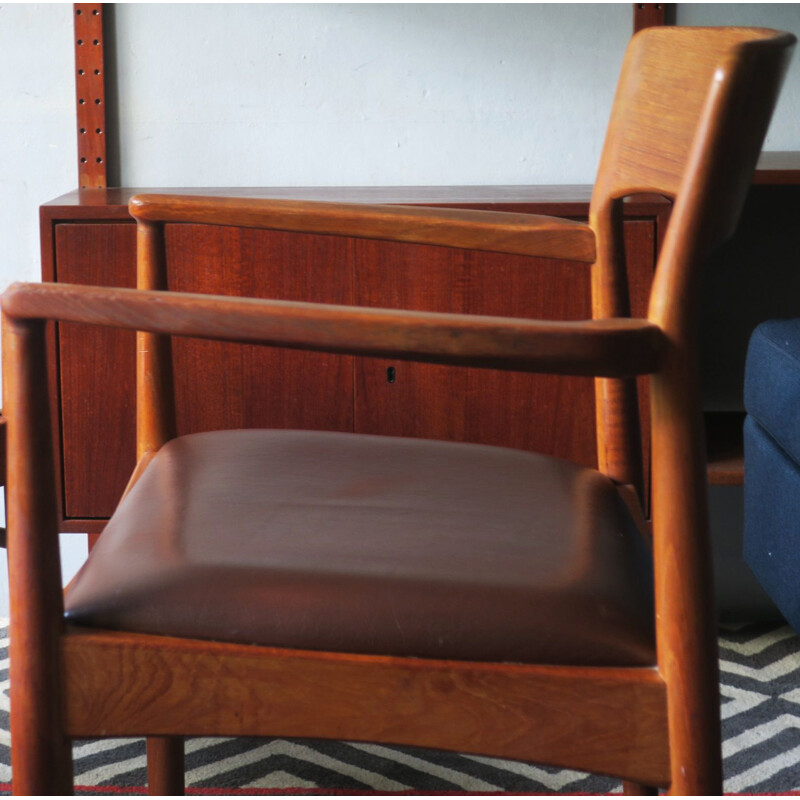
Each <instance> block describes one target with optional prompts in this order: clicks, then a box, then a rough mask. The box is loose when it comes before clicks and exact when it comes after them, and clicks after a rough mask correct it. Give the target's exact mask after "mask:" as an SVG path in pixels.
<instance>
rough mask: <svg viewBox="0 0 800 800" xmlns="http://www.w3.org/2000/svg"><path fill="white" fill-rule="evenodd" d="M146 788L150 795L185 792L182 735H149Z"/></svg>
mask: <svg viewBox="0 0 800 800" xmlns="http://www.w3.org/2000/svg"><path fill="white" fill-rule="evenodd" d="M147 790H148V793H149V794H151V795H182V794H185V793H186V785H185V781H184V774H183V738H182V737H180V736H149V737H148V738H147Z"/></svg>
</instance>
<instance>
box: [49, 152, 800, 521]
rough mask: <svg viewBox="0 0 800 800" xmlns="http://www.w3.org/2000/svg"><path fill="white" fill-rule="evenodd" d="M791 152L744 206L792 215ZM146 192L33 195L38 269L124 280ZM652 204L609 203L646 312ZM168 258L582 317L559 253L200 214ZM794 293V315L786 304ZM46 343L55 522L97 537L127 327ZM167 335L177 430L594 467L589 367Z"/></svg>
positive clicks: (267, 290) (523, 206)
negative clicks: (263, 225) (465, 246)
mask: <svg viewBox="0 0 800 800" xmlns="http://www.w3.org/2000/svg"><path fill="white" fill-rule="evenodd" d="M790 155H791V157H790V158H789V160H788V162H787V161H786V159H785V158H784V159H783V160H781V159H780V158H779V159H778V161H777V162H776V163H775V164H774V165H773V166H774V168H773V169H771V170H770V171H766V170H765V171H762V173H760V175H761V178H765V179H766V183H767V186H764V187H758V186H756V187H754V189H753V192H754V193H755V195H756V196H755V197H754V198H751V201H749V205H750V206H753V207H754V208H755V209H761V210H763V209H762V207H763V204H764V197H763V196H762V195H761V194H760V192H761V191H762V188H763V189H766V190H767V191H768V192H769V193H775V192H777V195H779V196H780V197H779V200H778V204H779V205H782V204H784V203H785V198H784V197H783V195H782V194H781V190H782V189H787V188H788V189H789V192H790V196H791V198H793V202H794V208H795V213H797V212H798V211H800V193H799V192H798V191H797V186H793V185H791V181H789V184H790V185H789V186H788V187H786V186H779V185H776V184H780V183H782V182H785V176H786V175H788V174H789V172H791V170H792V169H794V166H795V165H797V166H800V158H798V159H794V156H793V155H792V154H790ZM795 162H796V164H795ZM795 173H796V174H800V170H795ZM761 178H757V180H760V179H761ZM797 182H798V181H797V180H795V183H797ZM145 191H146V192H157V191H159V190H158V189H152V188H148V189H84V190H78V191H75V192H71V193H69V194H67V195H64V196H62V197H59V198H57V199H55V200H53V201H51V202H49V203H46V204H45V205H43V206H42V207H41V210H40V211H41V237H42V277H43V279H44V280H47V281H52V280H55V281H59V282H64V283H79V284H94V285H105V286H134V285H135V272H136V270H135V257H136V254H135V247H136V236H135V225H134V223H133V221H132V219H131V218H130V217H129V215H128V213H127V203H128V200H129V199H130V198H131V197H132V196H133V195H134V194H136V193H139V192H145ZM160 191H170V192H175V191H185V192H187V193H193V194H219V195H241V196H248V197H258V196H264V197H293V198H305V199H318V200H338V201H353V202H381V203H384V202H385V203H404V204H418V205H434V206H451V207H461V208H465V207H466V208H485V209H493V210H507V211H518V212H529V213H536V214H551V215H555V216H564V217H571V218H575V219H585V218H586V217H587V214H588V203H589V196H590V188H589V187H580V186H565V187H520V186H512V187H450V188H446V187H445V188H443V187H424V188H365V189H356V188H335V189H334V188H328V189H276V188H268V189H250V188H248V189H188V190H174V189H170V190H164V189H162V190H160ZM784 194H785V192H784ZM770 196H771V194H770V195H769V196H768V197H767V200H769V198H770ZM767 205H769V203H767ZM668 218H669V204H668V203H667V202H666V201H665V200H664V199H662V198H659V197H654V196H642V197H638V198H634V199H632V200H630V201H628V202H627V203H626V205H625V221H624V225H625V239H626V247H627V260H628V273H629V278H630V286H631V305H632V312H633V314H634V315H643V314H645V313H646V303H647V293H648V290H649V286H650V281H651V279H652V274H653V268H654V264H655V257H656V253H657V250H658V246H659V242H660V240H661V237H662V236H663V234H664V230H665V228H666V223H667V221H668ZM167 261H168V274H169V282H170V288H172V289H174V290H176V291H193V292H203V293H211V294H229V295H246V296H253V297H272V298H281V299H289V300H308V301H319V302H329V303H338V304H354V305H371V306H379V307H387V308H408V309H423V310H432V311H454V312H463V313H475V314H491V315H501V316H519V317H531V318H536V317H539V318H549V319H585V318H588V317H589V316H590V298H589V280H588V279H589V272H588V269H587V268H586V265H584V264H579V263H571V262H564V261H555V260H548V259H540V258H537V259H534V258H528V257H514V256H511V257H509V256H504V255H499V254H491V253H477V252H472V251H462V250H455V249H450V248H444V247H431V246H419V245H405V244H392V243H387V242H380V241H367V240H358V239H349V238H343V237H335V236H312V235H298V234H287V233H283V232H264V231H253V230H244V229H237V228H213V227H210V226H203V225H181V226H177V225H172V226H168V228H167ZM798 288H800V287H798ZM797 296H798V295H797V294H795V297H797ZM796 304H797V313H800V301H797V303H796ZM744 338H745V340H746V336H745V337H744ZM50 346H51V353H52V358H51V379H52V392H53V396H54V400H55V402H54V404H53V405H54V408H55V409H56V410H55V413H54V422H55V431H56V441H55V447H56V450H57V456H58V458H57V464H58V468H59V472H60V475H59V480H60V488H61V493H60V504H61V509H60V510H61V530H62V531H65V532H69V531H72V532H88V533H90V534H97V533H99V532H100V531H101V530H102V528H103V526H104V524H105V522H106V520H107V518H108V516H109V515H110V514H111V512H112V511H113V509H114V506H115V505H116V502H117V500H118V499H119V497H120V495H121V493H122V491H123V489H124V487H125V483H126V481H127V476H128V475H130V472H131V470H132V469H133V466H134V455H135V452H134V451H135V446H134V419H135V413H134V408H133V405H132V399H131V398H133V397H134V396H135V392H134V390H133V384H134V360H135V337H134V334H132V333H126V332H119V331H107V330H100V329H93V328H88V327H80V326H76V325H69V324H62V325H60V326H59V327H58V328H57V329H56V328H53V330H52V331H51V338H50ZM737 347H739V349H741V347H740V346H739V345H737ZM173 348H174V359H175V368H176V369H175V372H176V398H177V411H178V426H179V433H181V434H183V433H189V432H194V431H203V430H210V429H218V428H250V427H279V428H288V427H292V428H305V429H323V430H341V431H358V432H365V433H381V434H389V435H400V436H421V437H427V438H441V439H453V440H464V441H472V442H482V443H487V444H496V445H508V446H514V447H521V448H527V449H531V450H536V451H540V452H544V453H549V454H553V455H557V456H562V457H564V458H570V459H574V460H576V461H578V462H580V463H584V464H587V465H593V464H594V463H595V459H596V452H595V440H594V412H593V391H594V389H593V384H592V381H591V380H590V379H586V378H569V377H559V376H540V375H523V374H519V375H508V374H501V373H497V372H493V371H491V370H479V369H466V368H450V367H448V368H444V367H437V366H434V365H427V364H411V363H407V362H402V363H393V362H391V361H387V360H384V359H374V358H353V357H349V356H334V355H328V354H321V353H303V352H299V351H291V350H277V349H272V348H256V347H249V346H237V345H231V344H224V343H215V342H213V343H212V342H204V341H198V340H187V339H176V340H175V341H174V343H173ZM737 357H738V356H737ZM737 363H738V362H737ZM711 394H712V395H713V394H714V390H713V387H712V391H711ZM645 399H646V398H645V397H644V396H643V397H642V412H643V414H642V416H643V425H644V428H645V430H646V429H647V415H646V403H645ZM723 405H724V404H723ZM730 405H731V407H732V410H731V409H729V408H727V407H723V408H722V409H721V413H719V414H716V415H714V418H713V419H710V420H709V423H710V424H709V430H710V431H711V435H712V437H716V439H717V440H719V441H718V442H717V443H715V444H714V446H715V447H717V448H721V450H722V457H723V460H722V461H721V462H720V463H721V467H720V469H719V470H717V472H716V473H715V472H714V467H713V466H712V479H714V480H717V481H719V482H735V481H737V480H739V479H740V472H741V467H740V465H739V463H738V461H736V460H735V459H734V460H733V461H731V460H730V457H731V453H732V452H734V451H735V449H736V448H735V445H734V446H733V449H732V447H731V443H730V442H729V441H728V440H729V439H730V432H731V431H733V433H734V438H735V429H736V422H735V421H736V420H737V419H739V418H740V415H739V413H738V411H737V410H736V408H737V406H736V399H735V398H734V399H733V401H732V402H731V404H730ZM646 456H647V454H646V453H645V459H646ZM725 459H728V460H727V461H726V460H725Z"/></svg>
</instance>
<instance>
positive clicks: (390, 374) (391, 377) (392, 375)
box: [386, 367, 397, 383]
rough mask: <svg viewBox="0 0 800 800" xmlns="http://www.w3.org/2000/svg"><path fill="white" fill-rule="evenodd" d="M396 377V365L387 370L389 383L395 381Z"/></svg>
mask: <svg viewBox="0 0 800 800" xmlns="http://www.w3.org/2000/svg"><path fill="white" fill-rule="evenodd" d="M396 377H397V373H396V372H395V369H394V367H389V369H387V370H386V380H387V382H388V383H394V382H395V378H396Z"/></svg>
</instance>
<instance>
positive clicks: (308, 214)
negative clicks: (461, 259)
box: [129, 195, 595, 263]
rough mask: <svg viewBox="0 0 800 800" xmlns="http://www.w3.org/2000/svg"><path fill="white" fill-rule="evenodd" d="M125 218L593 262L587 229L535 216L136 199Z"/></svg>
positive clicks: (206, 199) (178, 198) (169, 197)
mask: <svg viewBox="0 0 800 800" xmlns="http://www.w3.org/2000/svg"><path fill="white" fill-rule="evenodd" d="M129 210H130V213H131V215H132V216H133V217H135V218H136V219H141V220H146V221H149V222H190V223H200V224H209V225H232V226H238V227H246V228H265V229H272V230H282V231H292V232H296V233H317V234H335V235H338V236H354V237H358V238H365V239H383V240H389V241H396V242H408V243H415V244H433V245H443V246H446V247H461V248H467V249H470V250H486V251H490V252H497V253H509V254H516V255H527V256H540V257H544V258H563V259H565V260H570V261H585V262H588V263H591V262H593V261H594V259H595V235H594V232H593V231H592V229H591V228H590V227H589V226H588V225H585V224H583V223H581V222H574V221H571V220H565V219H560V218H558V217H546V216H539V215H535V214H511V213H508V212H503V211H474V210H469V209H447V208H420V207H416V206H394V205H363V204H360V203H322V202H313V201H301V200H264V199H261V200H259V199H247V198H220V197H188V196H181V195H137V196H136V197H134V198H132V199H131V201H130V204H129Z"/></svg>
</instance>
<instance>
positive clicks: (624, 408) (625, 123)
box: [591, 27, 795, 484]
mask: <svg viewBox="0 0 800 800" xmlns="http://www.w3.org/2000/svg"><path fill="white" fill-rule="evenodd" d="M794 41H795V39H794V37H793V36H792V35H790V34H786V33H781V32H778V31H772V30H767V29H761V28H719V29H711V28H681V27H662V28H648V29H647V30H644V31H642V32H640V33H639V34H637V35H636V36H635V37H634V38H633V40H632V41H631V43H630V45H629V47H628V50H627V52H626V56H625V61H624V64H623V68H622V74H621V76H620V80H619V84H618V87H617V93H616V97H615V100H614V105H613V109H612V114H611V120H610V124H609V128H608V133H607V136H606V141H605V145H604V148H603V152H602V157H601V161H600V167H599V171H598V176H597V181H596V184H595V188H594V193H593V195H592V204H591V220H592V226H593V227H594V229H595V231H596V232H597V234H598V259H597V263H596V264H595V266H594V272H593V279H592V296H593V315H594V316H595V317H596V318H603V317H613V316H627V315H628V314H629V313H630V309H629V300H628V294H627V281H626V270H625V257H624V244H623V240H622V214H621V206H620V204H621V202H622V200H623V198H625V197H627V196H630V195H632V194H640V193H657V194H661V195H664V196H666V197H668V198H671V199H673V200H674V206H673V210H672V215H671V221H670V224H669V227H668V231H667V235H666V238H665V240H664V242H663V247H662V250H661V254H660V257H659V259H658V266H657V270H656V278H655V281H654V283H653V290H652V293H651V303H650V312H649V316H650V318H651V319H652V320H653V321H656V322H658V324H659V325H661V326H662V327H665V328H666V329H667V330H668V331H669V332H670V333H671V334H676V335H679V336H683V335H684V333H685V332H686V331H687V330H689V329H690V328H691V327H692V325H693V324H694V320H695V318H696V308H695V305H696V299H697V295H698V291H697V283H696V282H697V273H698V272H699V269H698V267H699V266H700V262H701V261H702V259H703V258H704V256H705V255H706V253H707V252H708V251H709V250H710V249H712V248H713V247H715V246H716V245H718V244H720V243H721V242H722V241H724V240H725V239H726V238H728V237H729V236H730V235H731V234H732V233H733V231H734V229H735V227H736V224H737V222H738V218H739V214H740V212H741V208H742V205H743V203H744V198H745V195H746V193H747V189H748V187H749V185H750V181H751V179H752V173H753V170H754V168H755V163H756V160H757V158H758V155H759V152H760V150H761V144H762V142H763V139H764V136H765V134H766V130H767V126H768V124H769V119H770V115H771V112H772V109H773V107H774V104H775V101H776V99H777V95H778V91H779V89H780V84H781V80H782V77H783V73H784V71H785V67H786V64H787V62H788V56H789V54H790V52H791V46H792V44H793V43H794ZM597 406H598V407H597V421H598V440H599V441H598V445H599V446H598V453H599V454H600V462H601V463H600V468H601V469H602V470H603V471H604V472H606V473H607V474H610V475H611V476H612V477H614V478H616V479H617V480H620V481H621V482H624V483H634V484H637V483H638V482H639V479H640V474H641V472H640V470H641V466H640V464H637V463H636V462H637V461H639V459H640V449H639V435H638V421H637V420H636V408H637V405H636V393H635V386H634V384H633V382H632V381H628V382H620V381H608V380H599V381H598V382H597ZM631 419H633V422H631Z"/></svg>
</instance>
